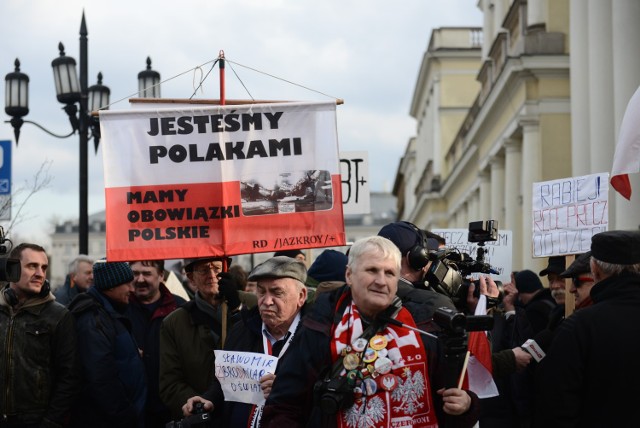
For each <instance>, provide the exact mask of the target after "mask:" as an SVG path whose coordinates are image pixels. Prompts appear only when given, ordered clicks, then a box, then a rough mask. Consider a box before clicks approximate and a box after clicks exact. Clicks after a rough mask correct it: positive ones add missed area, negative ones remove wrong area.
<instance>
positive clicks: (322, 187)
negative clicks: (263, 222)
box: [240, 170, 333, 216]
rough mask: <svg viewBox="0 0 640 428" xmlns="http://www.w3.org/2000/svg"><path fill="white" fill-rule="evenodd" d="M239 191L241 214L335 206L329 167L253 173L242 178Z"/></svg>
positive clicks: (288, 211) (290, 211)
mask: <svg viewBox="0 0 640 428" xmlns="http://www.w3.org/2000/svg"><path fill="white" fill-rule="evenodd" d="M273 183H275V184H273ZM240 195H241V197H242V214H244V215H247V216H248V215H265V214H289V213H296V212H305V211H324V210H330V209H331V208H332V207H333V191H332V186H331V174H330V173H329V171H318V170H307V171H291V172H280V173H277V174H276V176H264V175H262V176H260V177H256V176H255V175H253V174H252V175H251V176H249V177H247V178H244V179H243V180H241V181H240Z"/></svg>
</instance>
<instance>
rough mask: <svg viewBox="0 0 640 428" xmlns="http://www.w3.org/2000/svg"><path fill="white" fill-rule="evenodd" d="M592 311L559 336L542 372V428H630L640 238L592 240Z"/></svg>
mask: <svg viewBox="0 0 640 428" xmlns="http://www.w3.org/2000/svg"><path fill="white" fill-rule="evenodd" d="M590 263H591V272H592V273H593V278H594V280H595V283H596V284H595V285H594V286H593V288H592V289H591V298H592V299H593V302H594V304H593V305H592V306H590V307H587V308H583V309H580V310H579V311H577V312H575V313H574V314H573V315H571V316H570V317H568V318H567V319H566V320H565V321H564V322H563V323H562V324H560V326H559V327H558V329H557V333H556V337H555V339H554V340H553V343H552V344H551V348H550V349H549V352H548V353H547V356H546V357H545V358H544V360H542V364H541V365H540V366H539V368H538V369H539V371H540V381H541V382H543V383H545V384H547V385H553V387H552V388H548V390H547V391H546V393H545V394H543V395H539V396H538V400H537V403H536V404H537V406H538V412H537V419H536V425H537V426H540V427H543V426H544V427H555V426H563V427H567V426H579V427H601V426H611V427H613V426H615V427H631V426H636V424H637V418H635V409H636V408H637V406H638V402H640V388H638V385H640V370H638V357H639V356H640V341H639V340H638V337H640V231H621V230H615V231H608V232H601V233H598V234H596V235H594V236H593V237H592V238H591V261H590Z"/></svg>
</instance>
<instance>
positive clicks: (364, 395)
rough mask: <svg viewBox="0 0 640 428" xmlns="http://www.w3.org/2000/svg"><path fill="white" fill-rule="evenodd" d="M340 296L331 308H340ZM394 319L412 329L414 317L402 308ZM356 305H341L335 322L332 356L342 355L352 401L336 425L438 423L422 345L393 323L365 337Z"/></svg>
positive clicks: (352, 427)
mask: <svg viewBox="0 0 640 428" xmlns="http://www.w3.org/2000/svg"><path fill="white" fill-rule="evenodd" d="M347 295H348V293H346V294H345V295H343V296H342V297H341V299H340V301H339V302H338V305H337V306H336V308H339V307H340V305H341V304H342V301H343V299H345V298H347ZM395 319H396V320H397V321H400V322H401V323H403V324H405V325H408V326H410V327H416V325H415V322H414V320H413V317H412V316H411V314H410V313H409V311H408V310H407V309H405V308H401V309H400V312H398V314H397V316H396V317H395ZM364 331H365V328H364V326H363V320H362V317H361V315H360V313H359V311H358V308H357V307H356V305H355V304H354V303H353V302H351V303H350V304H348V305H347V306H346V309H345V311H344V313H343V315H342V319H341V321H340V322H339V323H338V324H336V325H334V328H333V332H332V341H331V356H332V360H333V362H334V363H335V362H336V361H337V360H338V359H339V358H340V357H342V359H343V360H342V364H343V369H342V371H341V373H340V376H346V377H347V380H348V382H349V384H350V385H352V386H353V390H354V399H355V402H354V404H353V406H351V407H350V408H348V409H344V410H341V411H340V412H338V414H337V425H338V427H340V428H373V427H384V428H392V427H400V426H402V427H404V426H413V427H422V428H428V427H437V426H438V422H437V419H436V413H435V411H434V409H433V401H432V398H431V385H430V384H429V383H428V379H429V371H428V368H427V358H426V352H425V349H424V345H423V343H422V340H421V339H420V337H419V336H418V335H417V334H416V333H415V332H414V331H412V330H409V329H407V328H403V327H397V326H395V325H393V326H389V325H386V326H384V328H381V329H378V331H377V332H375V334H374V335H373V337H371V338H370V339H369V338H367V337H363V333H364Z"/></svg>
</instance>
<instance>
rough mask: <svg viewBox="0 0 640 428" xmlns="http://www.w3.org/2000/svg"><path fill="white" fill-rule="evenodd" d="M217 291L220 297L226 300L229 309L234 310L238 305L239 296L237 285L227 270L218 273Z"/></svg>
mask: <svg viewBox="0 0 640 428" xmlns="http://www.w3.org/2000/svg"><path fill="white" fill-rule="evenodd" d="M218 292H219V293H220V298H221V299H222V300H226V301H227V304H228V305H229V309H231V310H234V309H236V308H238V306H240V303H242V302H240V296H238V287H237V286H236V282H235V281H234V280H233V277H232V276H231V275H230V274H229V272H221V273H220V274H218Z"/></svg>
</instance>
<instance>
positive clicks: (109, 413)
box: [69, 259, 147, 428]
mask: <svg viewBox="0 0 640 428" xmlns="http://www.w3.org/2000/svg"><path fill="white" fill-rule="evenodd" d="M132 281H133V272H132V271H131V267H129V264H128V263H124V262H114V263H111V262H107V261H106V260H104V259H102V260H98V261H96V262H95V263H94V265H93V286H92V287H91V288H89V290H88V291H87V292H86V293H82V294H79V295H78V296H77V297H76V298H75V299H74V300H73V301H72V302H71V304H70V305H69V310H70V311H71V313H72V314H73V315H74V316H75V317H76V328H77V331H78V354H79V356H80V361H81V366H82V376H83V380H84V382H83V389H82V394H81V395H80V397H79V398H78V402H77V403H76V405H75V407H74V409H73V413H72V418H71V426H72V427H78V428H80V427H96V428H101V427H104V428H107V427H116V426H117V427H126V428H142V427H144V406H145V400H146V396H147V384H146V377H145V368H144V364H143V362H142V358H140V353H139V350H138V347H137V346H136V343H135V340H134V339H133V336H132V334H131V322H130V321H129V319H128V318H127V317H126V316H125V312H126V310H127V307H128V304H129V295H130V292H132V291H133V284H132Z"/></svg>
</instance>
